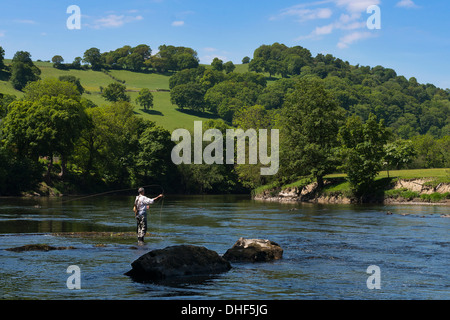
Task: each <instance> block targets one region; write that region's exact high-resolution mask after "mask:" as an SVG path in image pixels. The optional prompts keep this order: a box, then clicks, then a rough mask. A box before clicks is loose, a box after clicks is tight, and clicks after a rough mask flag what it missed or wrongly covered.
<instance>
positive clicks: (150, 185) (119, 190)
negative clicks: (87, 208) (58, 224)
mask: <svg viewBox="0 0 450 320" xmlns="http://www.w3.org/2000/svg"><path fill="white" fill-rule="evenodd" d="M149 187H160V188H161V191H162V192H161V193H162V194H164V188H163V187H162V186H161V185H159V184H149V185H146V186H143V187H142V188H149ZM135 189H136V188H128V189H117V190H111V191H106V192H100V193H95V194H91V195H88V196H83V197H77V198H75V199H68V200H63V201H62V203H66V202H70V201H77V200H82V199H87V198H92V197H98V196H103V195H106V194H109V193H118V192H125V191H131V190H135Z"/></svg>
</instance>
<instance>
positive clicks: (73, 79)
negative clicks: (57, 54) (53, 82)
mask: <svg viewBox="0 0 450 320" xmlns="http://www.w3.org/2000/svg"><path fill="white" fill-rule="evenodd" d="M58 79H59V81H65V82H69V83H72V84H74V85H75V87H76V88H77V90H78V92H79V93H80V94H83V93H84V88H83V86H82V85H81V82H80V78H77V77H75V76H71V75H67V76H60V77H59V78H58Z"/></svg>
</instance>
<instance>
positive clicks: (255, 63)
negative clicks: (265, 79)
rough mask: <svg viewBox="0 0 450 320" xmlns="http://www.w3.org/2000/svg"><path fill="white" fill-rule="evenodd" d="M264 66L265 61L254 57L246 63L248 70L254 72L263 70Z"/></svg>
mask: <svg viewBox="0 0 450 320" xmlns="http://www.w3.org/2000/svg"><path fill="white" fill-rule="evenodd" d="M264 68H265V61H264V60H263V59H262V58H254V59H252V61H250V63H249V64H248V70H249V71H254V72H263V71H264Z"/></svg>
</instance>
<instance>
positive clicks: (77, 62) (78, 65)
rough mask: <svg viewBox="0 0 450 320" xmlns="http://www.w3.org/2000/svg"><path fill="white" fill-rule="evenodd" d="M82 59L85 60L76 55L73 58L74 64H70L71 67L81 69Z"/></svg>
mask: <svg viewBox="0 0 450 320" xmlns="http://www.w3.org/2000/svg"><path fill="white" fill-rule="evenodd" d="M81 61H83V59H81V57H75V59H73V62H72V64H71V65H70V68H72V69H81Z"/></svg>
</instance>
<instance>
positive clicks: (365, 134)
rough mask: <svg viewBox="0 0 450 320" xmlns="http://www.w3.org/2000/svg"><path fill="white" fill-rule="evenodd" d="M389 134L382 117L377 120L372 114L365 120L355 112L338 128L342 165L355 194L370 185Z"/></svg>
mask: <svg viewBox="0 0 450 320" xmlns="http://www.w3.org/2000/svg"><path fill="white" fill-rule="evenodd" d="M388 137H389V132H388V131H387V130H386V127H385V126H384V121H383V120H380V122H377V118H376V116H375V115H374V114H370V115H369V119H368V120H367V121H366V123H363V122H362V121H361V118H359V117H358V116H351V117H349V118H347V121H346V123H345V124H344V125H343V126H342V127H341V128H340V129H339V134H338V139H339V141H340V143H341V146H340V150H339V154H340V156H341V159H342V167H341V169H343V170H344V172H346V173H347V180H348V181H349V182H350V185H351V188H352V190H353V193H354V195H355V196H357V197H359V198H361V197H363V196H365V195H366V194H367V193H368V192H369V191H370V190H371V188H372V187H373V181H374V179H375V177H376V176H377V174H378V172H379V171H380V170H381V168H382V166H383V158H384V156H385V153H384V145H385V144H386V141H387V139H388Z"/></svg>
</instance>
